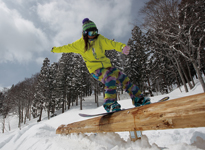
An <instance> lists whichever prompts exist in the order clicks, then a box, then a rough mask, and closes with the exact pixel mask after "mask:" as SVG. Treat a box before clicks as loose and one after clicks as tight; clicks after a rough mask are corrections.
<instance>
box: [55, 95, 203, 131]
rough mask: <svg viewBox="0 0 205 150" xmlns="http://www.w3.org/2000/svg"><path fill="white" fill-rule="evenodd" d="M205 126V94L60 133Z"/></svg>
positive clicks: (68, 127)
mask: <svg viewBox="0 0 205 150" xmlns="http://www.w3.org/2000/svg"><path fill="white" fill-rule="evenodd" d="M195 127H205V93H202V94H197V95H192V96H187V97H182V98H177V99H174V100H169V101H165V102H160V103H153V104H150V105H146V106H141V107H136V108H131V109H127V110H123V111H119V112H115V113H113V114H109V115H105V116H100V117H95V118H92V119H87V120H84V121H80V122H74V123H72V124H68V125H61V126H60V127H58V129H57V130H56V134H70V133H90V132H93V133H98V132H123V131H144V130H164V129H175V128H195Z"/></svg>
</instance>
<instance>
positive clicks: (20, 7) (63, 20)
mask: <svg viewBox="0 0 205 150" xmlns="http://www.w3.org/2000/svg"><path fill="white" fill-rule="evenodd" d="M147 1H148V0H0V87H9V86H11V85H12V84H17V83H18V82H20V81H23V80H24V79H25V78H30V77H31V76H32V75H33V74H36V73H37V72H39V71H40V69H41V66H42V63H43V60H44V58H46V57H48V58H49V59H50V60H51V63H52V62H57V61H58V60H59V58H60V57H61V54H53V53H51V52H50V50H51V48H52V47H53V46H62V45H66V44H69V43H72V42H74V41H76V40H77V39H79V38H80V37H81V34H82V20H83V19H84V18H89V19H90V20H92V21H93V22H95V24H96V25H97V28H98V30H99V33H100V34H102V35H103V36H105V37H107V38H109V39H113V38H114V39H115V40H116V41H119V42H123V43H125V44H127V42H128V39H129V38H130V37H131V30H132V28H133V27H134V25H136V24H139V23H140V20H141V16H140V15H139V14H138V11H139V9H140V8H142V6H143V5H144V3H145V2H147Z"/></svg>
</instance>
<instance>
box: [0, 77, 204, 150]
mask: <svg viewBox="0 0 205 150" xmlns="http://www.w3.org/2000/svg"><path fill="white" fill-rule="evenodd" d="M181 90H182V93H181V92H180V90H179V89H176V90H174V91H173V92H171V93H169V94H167V95H158V96H155V97H152V98H151V101H152V102H156V101H157V100H159V99H160V98H163V97H165V96H169V97H170V99H175V98H178V97H184V96H188V95H194V94H198V93H203V90H202V87H201V85H200V83H199V82H198V81H197V84H196V86H195V88H194V89H192V90H190V92H188V93H185V92H184V89H183V87H182V88H181ZM120 98H121V100H120V101H119V103H120V104H121V106H122V108H130V107H133V106H132V103H131V100H130V99H129V96H128V95H127V94H124V95H121V97H120ZM99 101H100V106H101V107H98V108H97V107H96V103H95V102H94V96H91V97H88V98H85V101H83V110H80V107H79V106H72V108H71V109H70V110H67V111H66V112H65V113H63V114H61V113H60V111H59V112H57V114H58V115H57V116H55V117H53V118H51V119H50V120H47V117H46V112H44V114H43V120H42V121H41V122H38V123H37V119H38V118H37V119H32V120H31V121H27V123H26V124H25V125H22V128H21V130H20V129H18V128H17V126H18V117H17V116H10V117H8V118H7V120H6V131H5V133H0V150H82V149H83V150H135V149H137V150H138V149H139V150H159V149H166V150H199V149H205V127H201V128H187V129H172V130H156V131H143V133H142V134H143V136H142V138H141V140H137V141H135V142H132V141H131V140H130V138H129V133H128V132H117V133H99V134H91V133H89V134H70V135H58V134H56V133H55V131H56V129H57V128H58V126H60V125H61V124H70V123H73V122H77V121H81V120H86V119H88V118H83V117H80V116H79V115H78V114H79V113H89V114H93V113H101V112H104V109H103V107H102V104H103V99H102V96H101V97H100V98H99ZM8 124H10V127H11V131H8V130H9V127H8V126H9V125H8Z"/></svg>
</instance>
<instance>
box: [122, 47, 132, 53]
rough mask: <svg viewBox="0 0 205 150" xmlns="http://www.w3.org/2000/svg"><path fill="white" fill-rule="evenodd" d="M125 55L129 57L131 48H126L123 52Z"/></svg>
mask: <svg viewBox="0 0 205 150" xmlns="http://www.w3.org/2000/svg"><path fill="white" fill-rule="evenodd" d="M122 52H123V54H125V55H128V54H129V52H130V47H129V46H125V47H124V48H123V50H122Z"/></svg>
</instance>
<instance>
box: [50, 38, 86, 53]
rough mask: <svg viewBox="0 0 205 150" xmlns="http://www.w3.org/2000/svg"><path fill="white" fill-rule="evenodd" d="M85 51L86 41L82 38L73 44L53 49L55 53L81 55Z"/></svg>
mask: <svg viewBox="0 0 205 150" xmlns="http://www.w3.org/2000/svg"><path fill="white" fill-rule="evenodd" d="M83 49H84V40H83V39H82V38H81V39H79V40H77V41H75V42H73V43H71V44H68V45H64V46H60V47H53V52H54V53H80V52H81V51H83Z"/></svg>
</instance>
